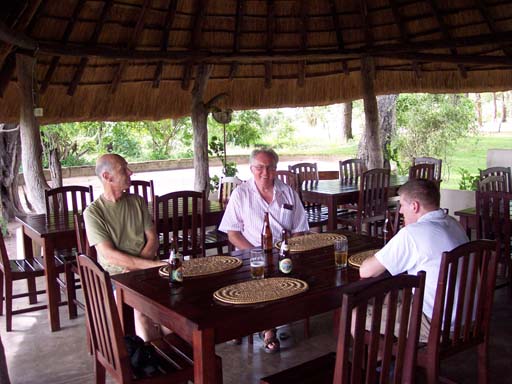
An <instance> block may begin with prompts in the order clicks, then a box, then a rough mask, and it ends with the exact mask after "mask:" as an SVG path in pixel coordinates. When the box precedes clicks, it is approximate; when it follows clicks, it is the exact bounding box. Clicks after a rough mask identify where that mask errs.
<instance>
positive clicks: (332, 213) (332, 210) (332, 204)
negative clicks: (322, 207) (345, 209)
mask: <svg viewBox="0 0 512 384" xmlns="http://www.w3.org/2000/svg"><path fill="white" fill-rule="evenodd" d="M327 212H328V215H329V217H328V220H327V230H328V231H334V230H336V228H337V227H338V222H337V221H338V220H337V219H338V218H337V215H338V207H337V205H336V201H335V199H333V198H331V199H329V204H328V205H327Z"/></svg>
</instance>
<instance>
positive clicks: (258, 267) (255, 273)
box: [251, 248, 265, 279]
mask: <svg viewBox="0 0 512 384" xmlns="http://www.w3.org/2000/svg"><path fill="white" fill-rule="evenodd" d="M251 277H252V278H253V279H263V278H264V277H265V254H264V253H263V250H262V249H259V248H258V249H251Z"/></svg>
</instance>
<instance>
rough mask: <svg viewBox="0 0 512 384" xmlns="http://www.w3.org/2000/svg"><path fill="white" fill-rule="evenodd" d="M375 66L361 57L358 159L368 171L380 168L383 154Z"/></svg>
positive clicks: (370, 58)
mask: <svg viewBox="0 0 512 384" xmlns="http://www.w3.org/2000/svg"><path fill="white" fill-rule="evenodd" d="M374 76H375V65H374V61H373V58H372V57H369V56H363V57H361V80H362V86H363V101H364V115H365V130H364V134H363V136H362V137H361V141H360V143H359V157H360V158H361V159H364V160H366V166H367V167H368V169H373V168H382V166H383V159H384V158H383V154H382V144H381V140H380V132H379V109H378V107H377V98H376V97H375V88H374V85H373V79H374Z"/></svg>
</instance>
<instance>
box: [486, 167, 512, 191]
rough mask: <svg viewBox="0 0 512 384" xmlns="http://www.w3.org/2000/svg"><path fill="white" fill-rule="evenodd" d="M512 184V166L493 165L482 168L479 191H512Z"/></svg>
mask: <svg viewBox="0 0 512 384" xmlns="http://www.w3.org/2000/svg"><path fill="white" fill-rule="evenodd" d="M510 185H511V184H510V167H491V168H487V169H481V170H480V180H479V183H478V190H479V191H482V192H512V191H511V190H510Z"/></svg>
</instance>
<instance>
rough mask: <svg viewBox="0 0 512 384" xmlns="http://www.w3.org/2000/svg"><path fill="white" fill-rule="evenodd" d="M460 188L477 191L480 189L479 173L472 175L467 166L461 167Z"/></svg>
mask: <svg viewBox="0 0 512 384" xmlns="http://www.w3.org/2000/svg"><path fill="white" fill-rule="evenodd" d="M458 173H459V175H460V181H459V189H460V190H462V191H476V190H477V189H478V181H479V180H480V176H479V175H472V174H471V172H469V170H467V169H466V168H462V167H461V168H459V169H458Z"/></svg>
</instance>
